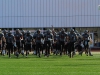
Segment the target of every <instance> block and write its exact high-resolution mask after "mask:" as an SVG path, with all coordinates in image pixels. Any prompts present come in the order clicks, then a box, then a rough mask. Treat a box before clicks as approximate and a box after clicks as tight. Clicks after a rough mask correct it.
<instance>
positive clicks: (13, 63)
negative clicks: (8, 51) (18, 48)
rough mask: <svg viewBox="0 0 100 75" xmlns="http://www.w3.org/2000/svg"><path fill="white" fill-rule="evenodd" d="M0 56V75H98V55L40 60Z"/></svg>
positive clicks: (99, 72)
mask: <svg viewBox="0 0 100 75" xmlns="http://www.w3.org/2000/svg"><path fill="white" fill-rule="evenodd" d="M11 56H12V57H11V58H8V56H7V55H6V56H1V55H0V75H100V53H99V52H98V53H97V52H93V56H86V55H85V54H83V56H80V55H75V56H74V58H69V57H68V56H66V55H63V56H62V57H61V56H56V55H51V56H50V57H44V56H42V57H41V58H39V57H37V56H35V55H31V54H30V55H29V56H28V58H25V57H23V56H22V55H20V57H19V58H16V57H15V56H14V55H11Z"/></svg>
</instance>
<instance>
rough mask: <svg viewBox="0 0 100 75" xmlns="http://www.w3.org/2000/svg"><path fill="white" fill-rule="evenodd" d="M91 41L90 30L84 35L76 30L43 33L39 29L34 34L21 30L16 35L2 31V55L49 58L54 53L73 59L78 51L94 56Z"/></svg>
mask: <svg viewBox="0 0 100 75" xmlns="http://www.w3.org/2000/svg"><path fill="white" fill-rule="evenodd" d="M90 41H91V37H90V35H89V31H88V30H85V31H84V33H83V34H82V35H81V34H79V33H78V32H77V31H76V30H74V29H71V30H70V32H67V31H65V29H63V28H62V29H61V30H60V31H59V32H55V31H54V30H50V29H48V30H45V31H44V32H41V30H40V29H38V30H36V31H35V32H34V34H31V32H30V31H24V30H19V29H16V30H15V32H14V34H12V32H11V31H7V30H3V31H0V50H1V55H5V54H7V55H8V56H9V57H11V54H14V55H15V56H16V57H19V55H20V54H22V55H23V56H26V57H27V56H28V55H29V54H30V52H32V53H33V54H34V55H37V56H38V57H41V55H44V56H47V57H49V56H50V54H51V53H53V55H60V56H62V55H63V54H64V55H68V56H69V57H70V58H72V57H73V56H74V55H75V54H76V51H77V52H78V53H79V55H81V56H82V53H83V52H84V51H85V54H86V55H87V56H88V55H90V56H92V54H91V52H90V49H89V42H90ZM82 45H83V46H82Z"/></svg>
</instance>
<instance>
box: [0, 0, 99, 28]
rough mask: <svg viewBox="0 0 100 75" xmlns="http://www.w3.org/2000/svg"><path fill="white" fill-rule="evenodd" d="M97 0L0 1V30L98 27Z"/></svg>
mask: <svg viewBox="0 0 100 75" xmlns="http://www.w3.org/2000/svg"><path fill="white" fill-rule="evenodd" d="M98 5H100V0H0V28H38V27H51V26H52V25H53V26H54V27H100V25H99V24H100V21H99V20H100V10H99V9H98Z"/></svg>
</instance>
